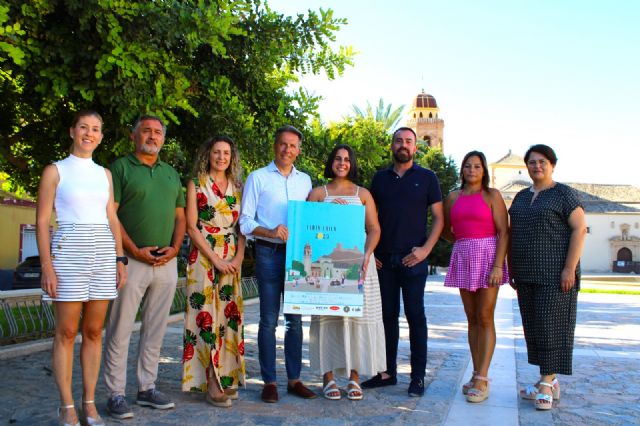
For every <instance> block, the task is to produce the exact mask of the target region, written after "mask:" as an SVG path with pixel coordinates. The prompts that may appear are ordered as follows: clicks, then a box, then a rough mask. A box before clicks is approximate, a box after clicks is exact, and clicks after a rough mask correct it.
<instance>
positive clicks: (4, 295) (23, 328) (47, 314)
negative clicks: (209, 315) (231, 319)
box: [0, 277, 258, 345]
mask: <svg viewBox="0 0 640 426" xmlns="http://www.w3.org/2000/svg"><path fill="white" fill-rule="evenodd" d="M241 285H242V295H243V298H244V299H245V300H246V299H252V298H255V297H258V282H257V281H256V279H255V277H243V278H242V281H241ZM143 302H144V301H143ZM186 304H187V281H186V279H184V278H180V279H178V285H177V287H176V292H175V295H174V296H173V303H172V305H171V313H172V314H175V313H179V312H184V310H185V307H186ZM141 305H142V303H141ZM139 314H140V312H138V317H139ZM55 326H56V322H55V317H54V315H53V310H52V305H51V303H50V302H43V301H42V290H40V289H31V290H11V291H0V345H8V344H13V343H20V342H24V341H27V340H34V339H41V338H44V337H50V336H52V335H53V331H54V330H55Z"/></svg>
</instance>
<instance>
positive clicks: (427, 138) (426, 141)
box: [422, 135, 431, 146]
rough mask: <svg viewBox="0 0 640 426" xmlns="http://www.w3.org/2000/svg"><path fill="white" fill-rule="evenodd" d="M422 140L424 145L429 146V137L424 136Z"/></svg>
mask: <svg viewBox="0 0 640 426" xmlns="http://www.w3.org/2000/svg"><path fill="white" fill-rule="evenodd" d="M422 140H423V141H424V143H425V145H427V146H431V136H429V135H424V137H423V138H422Z"/></svg>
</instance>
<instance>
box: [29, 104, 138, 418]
mask: <svg viewBox="0 0 640 426" xmlns="http://www.w3.org/2000/svg"><path fill="white" fill-rule="evenodd" d="M69 134H70V136H71V138H72V139H73V144H72V146H71V155H70V156H69V157H67V158H65V159H64V160H61V161H59V162H57V163H55V164H51V165H49V166H47V167H46V168H45V169H44V172H43V173H42V178H41V180H40V188H39V190H38V204H37V210H36V223H37V227H36V232H37V234H36V235H37V238H38V251H39V253H40V263H41V265H42V276H41V285H42V289H43V290H44V291H45V293H46V294H45V295H44V296H43V300H45V301H53V306H54V312H55V316H56V330H55V337H54V340H53V350H52V363H53V374H54V378H55V380H56V384H57V386H58V391H59V393H60V403H61V404H60V408H58V421H59V424H61V425H79V422H78V413H77V412H76V410H75V407H74V404H73V401H74V399H73V392H72V390H71V371H72V365H73V349H74V343H75V337H76V335H77V333H78V323H79V321H80V317H81V315H82V323H81V325H82V328H81V333H82V345H81V347H80V351H81V353H82V356H81V358H80V359H81V364H82V372H83V377H85V378H87V381H88V383H87V382H85V383H83V385H84V386H83V389H84V392H83V395H82V410H81V412H80V416H81V417H82V418H83V420H84V423H85V424H89V425H103V424H104V421H102V419H101V418H100V415H99V414H98V412H97V410H96V406H95V403H94V399H95V388H96V383H97V381H98V373H99V371H100V357H101V355H102V327H103V324H104V319H105V315H106V313H107V308H108V306H109V300H110V299H114V298H115V297H116V296H117V289H118V288H120V287H122V286H123V285H124V283H125V281H126V277H127V271H126V267H125V265H126V263H127V262H126V259H127V258H126V257H124V252H123V250H122V241H121V237H120V222H119V221H118V217H117V215H116V210H115V205H114V202H113V185H112V182H111V173H110V172H109V171H108V170H106V169H104V168H103V167H100V166H98V165H97V164H95V163H94V162H93V160H92V159H91V157H92V155H93V151H94V150H95V149H96V148H97V147H98V145H99V144H100V142H101V141H102V136H103V135H102V117H100V115H99V114H98V113H97V112H95V111H80V112H78V113H77V114H76V116H75V117H74V120H73V123H72V125H71V128H70V129H69ZM54 206H55V210H56V222H57V224H58V229H57V230H56V232H55V233H54V235H53V238H51V236H50V233H49V224H50V221H51V215H52V212H53V209H54Z"/></svg>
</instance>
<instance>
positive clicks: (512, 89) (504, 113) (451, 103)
mask: <svg viewBox="0 0 640 426" xmlns="http://www.w3.org/2000/svg"><path fill="white" fill-rule="evenodd" d="M268 3H269V5H270V6H271V8H272V9H274V10H277V11H279V12H281V13H285V14H295V13H298V12H302V13H304V12H306V10H307V9H314V10H318V9H319V8H320V7H322V8H324V9H327V8H331V9H333V11H334V13H335V16H337V17H344V18H347V20H348V21H349V23H348V24H347V25H346V26H344V27H343V28H342V29H341V30H340V31H338V33H337V34H336V45H343V46H346V45H351V46H353V48H354V49H355V50H356V51H357V52H358V55H357V56H356V57H355V66H354V67H352V68H349V69H347V70H346V72H345V73H344V75H343V76H342V77H338V78H337V79H336V80H333V81H328V80H327V79H326V77H325V76H324V75H321V76H311V77H304V78H303V79H302V80H301V82H300V84H301V85H303V86H304V87H306V88H307V89H308V90H309V91H310V92H312V93H315V94H316V95H320V96H322V97H323V98H324V100H323V101H322V103H321V107H320V114H321V117H322V120H323V121H324V122H329V121H335V120H339V119H340V118H341V117H342V116H344V115H348V114H350V113H351V112H352V109H351V105H352V104H356V105H359V106H365V105H366V102H367V101H370V102H372V103H374V104H375V103H377V101H378V99H379V98H383V99H384V100H385V101H386V102H387V103H392V104H393V105H394V106H399V105H403V104H404V105H406V109H405V111H408V108H409V107H410V105H411V102H412V100H413V98H414V97H415V95H417V94H418V93H420V91H421V90H422V89H424V90H425V92H427V93H430V94H432V95H433V96H435V98H436V100H437V102H438V106H439V107H440V117H441V118H443V119H444V120H445V129H444V151H445V154H446V155H451V156H452V157H453V158H454V160H455V161H456V163H457V164H459V162H460V161H461V159H462V157H463V156H464V154H465V153H466V152H467V151H470V150H472V149H480V150H482V151H484V152H485V154H486V156H487V159H488V160H489V162H492V161H496V160H497V159H499V158H500V157H502V156H503V155H505V154H506V153H507V152H508V151H509V149H512V150H513V152H514V153H517V154H519V155H523V154H524V151H525V150H526V149H527V147H528V146H530V145H531V144H534V143H546V144H548V145H550V146H552V147H553V148H554V149H555V150H556V153H557V154H558V158H559V161H558V165H557V168H556V171H555V178H556V179H557V180H559V181H564V182H584V183H618V184H624V183H627V184H634V185H640V172H639V171H638V167H637V166H636V164H637V163H638V161H639V158H638V157H639V154H640V136H639V134H640V133H639V132H638V128H639V127H640V126H639V124H638V123H640V54H638V53H639V50H640V24H639V22H640V1H635V0H613V1H610V2H602V1H593V0H581V1H578V0H571V1H565V0H556V1H548V0H539V1H532V0H530V1H518V0H510V1H507V0H504V1H498V0H487V1H473V0H468V1H464V0H453V1H452V0H447V1H441V0H440V1H435V0H421V1H414V0H406V1H405V0H399V1H394V2H391V1H381V0H369V1H363V0H352V1H344V0H342V1H337V0H323V1H317V0H301V1H291V0H289V1H286V0H277V1H276V0H271V1H268Z"/></svg>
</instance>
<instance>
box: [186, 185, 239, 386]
mask: <svg viewBox="0 0 640 426" xmlns="http://www.w3.org/2000/svg"><path fill="white" fill-rule="evenodd" d="M194 183H195V186H196V198H197V204H198V229H199V230H200V232H201V233H202V236H203V237H204V238H205V240H207V241H208V242H209V244H210V245H211V248H212V249H213V251H214V253H216V254H217V255H218V256H220V258H222V259H224V260H230V259H232V258H233V257H234V256H235V254H236V249H237V246H238V229H237V226H236V225H237V222H238V216H239V213H240V191H239V190H238V188H237V187H235V186H234V185H233V184H232V183H231V182H230V183H229V185H228V186H227V191H226V194H223V193H222V191H220V189H219V188H218V186H217V185H216V184H215V182H214V181H213V179H212V178H211V177H207V179H206V181H202V180H198V179H194ZM243 312H244V307H243V302H242V289H241V286H240V273H237V274H221V273H219V272H218V271H216V270H215V269H214V268H213V265H212V263H211V262H210V261H209V259H208V258H207V257H206V256H204V255H203V254H202V253H200V251H199V250H198V249H197V248H196V247H195V245H193V246H192V249H191V253H190V254H189V259H188V264H187V308H186V315H185V320H184V341H183V343H184V352H183V357H182V361H183V373H182V390H183V391H194V392H206V391H207V376H210V372H209V371H208V370H209V368H213V371H214V372H215V377H217V378H218V380H219V383H220V388H221V389H237V388H238V386H243V385H244V380H245V363H244V324H243V315H242V314H243Z"/></svg>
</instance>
